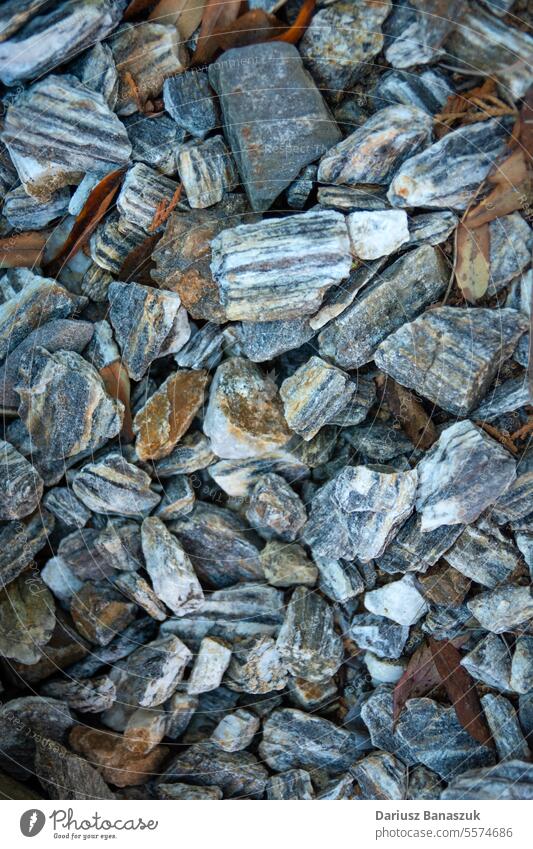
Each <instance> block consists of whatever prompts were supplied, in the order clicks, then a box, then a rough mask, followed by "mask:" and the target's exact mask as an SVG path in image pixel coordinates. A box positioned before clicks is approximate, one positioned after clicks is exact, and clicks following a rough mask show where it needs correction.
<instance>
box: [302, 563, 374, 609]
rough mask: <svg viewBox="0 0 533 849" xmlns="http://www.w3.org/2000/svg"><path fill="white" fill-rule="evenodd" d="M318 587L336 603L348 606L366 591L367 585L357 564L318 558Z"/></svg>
mask: <svg viewBox="0 0 533 849" xmlns="http://www.w3.org/2000/svg"><path fill="white" fill-rule="evenodd" d="M314 557H315V562H316V565H317V567H318V573H319V580H318V586H319V588H320V590H321V592H323V593H324V595H326V596H327V597H328V598H330V599H331V600H332V601H334V602H340V603H341V604H347V603H348V602H349V601H350V600H351V599H353V598H355V596H358V595H360V593H362V592H363V591H364V589H365V583H364V581H363V579H362V577H361V573H360V571H359V569H358V568H357V566H356V565H355V563H349V562H347V561H346V560H335V559H333V558H330V557H317V555H316V554H314Z"/></svg>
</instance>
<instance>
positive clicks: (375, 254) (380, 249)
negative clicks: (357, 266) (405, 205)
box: [348, 209, 409, 259]
mask: <svg viewBox="0 0 533 849" xmlns="http://www.w3.org/2000/svg"><path fill="white" fill-rule="evenodd" d="M402 213H403V214H402ZM348 232H349V234H350V240H351V243H352V247H353V250H354V253H355V255H356V256H357V257H359V259H379V257H382V256H388V255H389V254H392V253H394V252H395V251H397V250H398V249H399V248H400V247H401V246H402V245H404V244H405V243H406V242H408V241H409V229H408V227H407V214H406V213H405V212H404V211H403V210H401V209H386V210H383V211H377V212H352V213H351V214H350V215H349V216H348Z"/></svg>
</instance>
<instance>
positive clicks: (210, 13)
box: [192, 0, 241, 64]
mask: <svg viewBox="0 0 533 849" xmlns="http://www.w3.org/2000/svg"><path fill="white" fill-rule="evenodd" d="M240 6H241V0H206V4H205V7H204V13H203V15H202V25H201V27H200V34H199V36H198V44H197V47H196V50H195V51H194V55H193V57H192V61H193V64H199V63H202V62H207V61H208V60H209V59H211V58H212V56H213V55H214V54H215V53H216V50H217V48H216V43H213V33H214V31H215V30H216V29H217V30H218V31H219V33H220V32H222V31H223V30H224V28H225V29H226V31H228V32H230V31H231V24H232V23H233V22H234V21H235V20H236V19H237V18H238V16H239V9H240Z"/></svg>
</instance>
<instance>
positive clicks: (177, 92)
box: [163, 70, 220, 139]
mask: <svg viewBox="0 0 533 849" xmlns="http://www.w3.org/2000/svg"><path fill="white" fill-rule="evenodd" d="M163 102H164V104H165V109H166V110H167V112H168V113H169V115H171V116H172V118H173V119H174V121H175V122H176V124H177V125H178V126H179V127H182V128H183V129H184V130H186V131H187V132H188V133H190V134H191V136H194V137H195V138H198V139H203V138H205V136H206V135H207V134H208V133H210V132H211V131H212V130H215V129H216V128H217V126H218V124H219V121H220V118H219V114H218V108H217V102H216V99H215V96H214V92H213V89H212V88H211V86H210V85H209V79H208V76H207V73H206V72H205V71H200V70H190V71H187V72H186V73H184V74H178V75H177V76H175V77H168V78H167V79H166V80H165V83H164V85H163Z"/></svg>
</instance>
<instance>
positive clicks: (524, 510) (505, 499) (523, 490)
mask: <svg viewBox="0 0 533 849" xmlns="http://www.w3.org/2000/svg"><path fill="white" fill-rule="evenodd" d="M516 471H517V478H516V480H515V481H513V483H512V484H511V486H510V487H509V488H508V489H506V490H505V492H504V493H503V494H502V495H501V496H500V497H499V498H498V501H497V502H496V504H495V505H494V508H493V510H492V514H491V515H492V518H493V519H494V521H495V522H497V523H498V524H499V525H504V524H505V523H506V522H513V524H514V526H515V527H517V528H518V529H519V528H520V522H521V521H523V522H524V525H525V526H527V524H528V516H529V514H530V513H531V496H532V494H533V451H532V450H531V448H529V449H528V450H527V451H525V452H524V454H523V455H522V457H521V458H520V459H519V461H518V463H517V467H516Z"/></svg>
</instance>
